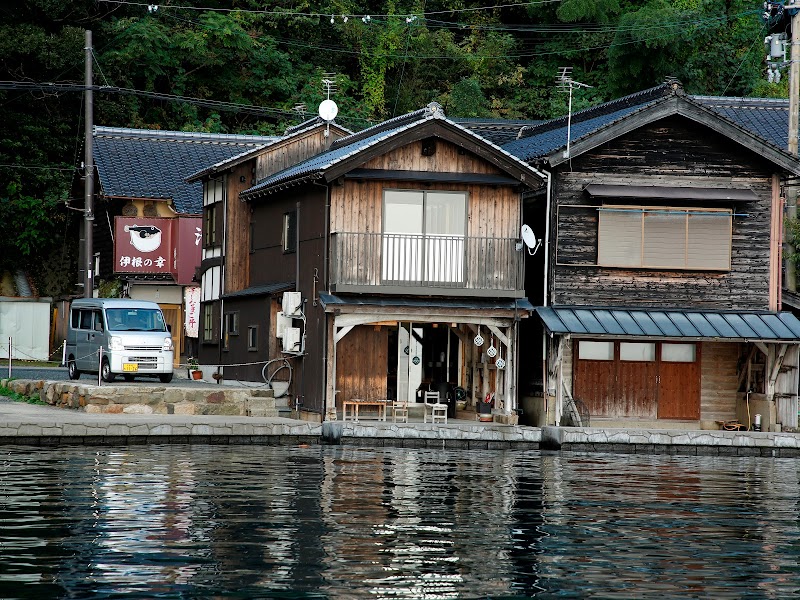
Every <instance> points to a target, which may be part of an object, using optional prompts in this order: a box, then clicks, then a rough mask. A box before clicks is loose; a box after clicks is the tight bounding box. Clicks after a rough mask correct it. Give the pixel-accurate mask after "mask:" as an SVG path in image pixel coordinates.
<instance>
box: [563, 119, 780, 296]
mask: <svg viewBox="0 0 800 600" xmlns="http://www.w3.org/2000/svg"><path fill="white" fill-rule="evenodd" d="M772 172H773V169H772V168H771V167H770V166H769V165H768V164H767V163H766V161H764V160H763V159H761V158H760V157H758V156H757V155H755V154H754V153H752V152H750V151H748V150H746V149H745V148H743V147H739V146H737V145H736V144H734V143H733V142H731V141H730V140H728V139H727V138H724V137H722V136H720V135H718V134H715V133H714V132H711V131H709V130H706V129H703V128H701V127H700V126H697V125H692V124H690V123H689V122H688V121H686V120H685V119H683V118H680V117H671V118H668V119H664V120H662V121H659V122H657V123H655V124H652V125H649V126H647V127H644V128H642V129H640V130H637V131H635V132H633V133H630V134H628V135H625V136H622V137H621V138H618V139H616V140H614V141H612V142H609V143H607V144H604V145H603V146H600V147H598V148H596V149H595V150H592V151H590V152H587V153H586V154H584V155H581V156H578V157H576V158H574V159H573V160H572V161H571V162H570V163H566V164H565V165H563V166H561V167H560V168H559V169H558V172H557V174H556V177H555V179H556V188H555V198H556V199H557V208H556V210H554V211H553V227H554V229H553V231H554V233H555V234H556V235H555V236H554V240H553V244H552V250H553V251H554V252H555V254H554V255H553V260H552V261H551V277H552V278H553V279H552V281H553V303H554V304H583V305H628V306H630V305H638V306H651V307H661V306H684V307H685V306H697V307H705V308H716V309H726V308H727V309H767V308H769V259H770V252H769V239H770V214H771V194H772V184H771V175H772ZM590 183H607V184H629V185H659V186H675V187H679V186H685V187H713V188H725V187H734V188H749V189H752V190H753V191H754V192H755V193H756V194H757V196H758V200H757V201H755V202H749V203H743V204H737V206H736V207H735V209H736V213H739V214H742V215H746V216H735V217H734V219H733V239H732V256H731V271H730V272H723V273H720V272H713V271H667V270H658V271H656V270H646V269H611V268H601V267H597V266H595V265H596V261H597V210H596V209H595V208H593V207H594V206H596V205H597V204H598V203H597V201H596V200H592V199H590V198H588V197H587V196H586V194H585V193H584V192H583V190H584V188H585V187H586V186H587V185H588V184H590ZM672 205H674V204H672ZM691 206H697V203H693V204H691ZM728 207H729V208H730V206H728Z"/></svg>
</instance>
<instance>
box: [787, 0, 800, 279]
mask: <svg viewBox="0 0 800 600" xmlns="http://www.w3.org/2000/svg"><path fill="white" fill-rule="evenodd" d="M787 9H788V11H789V15H790V16H791V19H792V21H791V26H792V42H791V52H790V54H789V144H788V148H787V150H788V151H789V154H792V155H794V156H797V130H798V122H799V121H800V119H798V117H799V116H800V115H799V114H798V113H799V112H800V111H798V105H799V104H800V4H795V3H794V2H792V4H791V5H790V6H788V7H787ZM785 202H786V215H785V216H786V220H787V221H790V222H794V221H795V220H796V219H797V188H796V187H794V186H787V189H786V190H785ZM796 252H797V248H794V247H793V246H792V245H791V244H788V243H787V244H786V254H787V255H788V257H789V258H788V260H786V261H785V266H786V289H788V290H789V291H790V292H795V291H797V269H796V267H795V264H794V260H793V255H794V254H795V253H796Z"/></svg>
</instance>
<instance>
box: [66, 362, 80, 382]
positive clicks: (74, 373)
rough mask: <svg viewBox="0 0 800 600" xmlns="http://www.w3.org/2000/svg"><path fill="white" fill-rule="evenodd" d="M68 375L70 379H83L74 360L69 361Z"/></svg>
mask: <svg viewBox="0 0 800 600" xmlns="http://www.w3.org/2000/svg"><path fill="white" fill-rule="evenodd" d="M67 373H68V374H69V378H70V379H80V377H81V372H80V371H78V365H76V364H75V359H74V358H70V359H69V360H68V361H67Z"/></svg>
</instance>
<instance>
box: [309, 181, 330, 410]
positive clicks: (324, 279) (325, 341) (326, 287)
mask: <svg viewBox="0 0 800 600" xmlns="http://www.w3.org/2000/svg"><path fill="white" fill-rule="evenodd" d="M312 183H313V184H314V185H316V186H319V187H321V188H325V217H324V218H325V224H324V231H325V234H324V235H325V237H324V239H323V244H322V282H321V286H322V289H324V290H325V291H328V290H329V289H330V286H329V285H328V252H329V246H330V235H329V233H330V217H331V188H330V186H328V185H323V184H321V183H317V182H316V181H312ZM312 304H313V305H314V306H316V305H317V299H316V298H314V301H313V302H312ZM322 316H323V318H322V320H321V323H322V331H323V333H322V364H323V365H324V367H323V368H322V369H321V373H320V375H321V380H322V381H321V386H320V388H319V389H320V390H322V393H323V400H322V415H323V416H322V419H323V420H325V418H326V417H327V415H328V408H329V407H328V386H327V374H328V323H327V321H328V318H327V316H326V315H325V312H324V311H323V312H322ZM334 332H335V330H334Z"/></svg>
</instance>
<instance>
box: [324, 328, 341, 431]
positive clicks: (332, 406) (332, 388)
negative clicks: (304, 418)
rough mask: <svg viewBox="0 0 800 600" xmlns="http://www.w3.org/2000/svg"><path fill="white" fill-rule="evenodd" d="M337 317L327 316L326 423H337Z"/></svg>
mask: <svg viewBox="0 0 800 600" xmlns="http://www.w3.org/2000/svg"><path fill="white" fill-rule="evenodd" d="M335 320H336V317H335V316H334V315H327V318H326V319H325V321H326V328H327V336H326V337H327V361H326V362H327V364H326V365H325V370H326V376H327V379H328V382H327V385H326V386H325V416H324V417H323V418H324V420H325V421H336V420H337V418H338V417H337V415H336V340H335V338H336V336H335V332H336V327H335Z"/></svg>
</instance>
